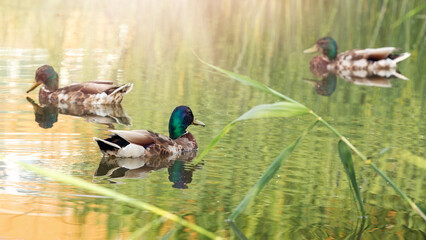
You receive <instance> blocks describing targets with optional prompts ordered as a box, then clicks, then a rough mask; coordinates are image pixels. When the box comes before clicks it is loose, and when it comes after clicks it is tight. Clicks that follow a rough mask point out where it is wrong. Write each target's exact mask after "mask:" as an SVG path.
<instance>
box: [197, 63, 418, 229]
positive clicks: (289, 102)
mask: <svg viewBox="0 0 426 240" xmlns="http://www.w3.org/2000/svg"><path fill="white" fill-rule="evenodd" d="M199 60H200V61H201V62H202V63H204V64H205V65H207V66H208V67H210V68H212V69H214V70H216V71H218V72H219V73H221V74H223V75H224V76H226V77H228V78H231V79H234V80H237V81H239V82H241V83H243V84H245V85H249V86H251V87H255V88H257V89H260V90H262V91H264V92H267V93H269V94H271V95H274V96H276V97H278V98H280V99H282V100H284V101H283V102H278V103H273V104H262V105H258V106H255V107H253V108H252V109H251V110H249V111H248V112H246V113H244V114H243V115H241V116H240V117H239V118H237V119H235V120H234V121H232V122H231V123H229V124H228V125H227V126H225V127H224V128H223V129H222V131H221V132H220V133H219V134H218V135H217V136H216V137H215V138H214V139H213V140H212V141H211V142H210V143H209V145H208V146H207V147H206V148H205V149H204V150H203V151H202V152H201V154H200V155H199V156H198V157H197V159H196V160H195V161H194V162H193V164H197V163H198V162H199V161H201V159H202V158H203V157H205V156H206V155H207V154H208V152H209V151H210V150H211V149H212V148H213V147H214V146H215V145H216V144H217V143H218V142H219V141H220V139H221V138H222V137H223V136H224V135H225V134H226V133H227V132H229V131H230V130H231V129H232V128H233V127H234V126H235V125H236V123H237V122H239V121H243V120H250V119H255V118H276V117H293V116H299V115H306V114H310V115H312V116H313V117H314V119H315V122H314V123H313V124H311V125H310V126H309V127H308V128H307V129H306V131H305V132H303V134H302V135H301V136H300V137H299V138H297V139H296V140H295V141H294V142H293V143H292V144H290V145H289V146H288V147H286V148H285V149H284V150H283V151H282V152H281V153H280V154H279V155H278V157H277V158H276V159H275V160H274V161H273V162H272V164H271V165H270V167H269V168H268V169H267V171H266V172H265V173H264V174H263V176H262V177H261V178H260V179H259V181H258V182H257V183H256V184H255V185H254V186H253V187H252V189H251V190H250V191H249V193H248V194H247V195H246V197H245V198H244V199H243V200H242V201H241V203H240V204H239V205H238V206H237V207H236V208H235V210H234V211H233V212H232V213H231V215H230V216H229V218H228V221H230V222H234V221H235V218H236V217H238V215H239V214H241V213H242V212H243V211H244V210H245V209H246V207H247V206H248V205H249V204H250V202H251V201H252V200H253V199H254V198H255V197H256V196H257V195H258V194H259V193H260V191H261V190H262V188H263V187H264V186H265V185H266V184H267V183H268V182H269V181H270V180H271V178H272V177H273V176H274V175H275V173H276V172H277V171H278V169H279V168H280V167H281V166H282V164H284V162H285V160H286V159H287V158H288V157H289V156H290V154H291V153H292V152H293V151H294V150H295V148H296V147H297V145H298V144H299V142H300V141H301V140H302V138H303V137H304V136H305V135H306V134H307V133H308V131H309V130H311V129H312V128H313V127H315V125H316V124H317V123H318V122H320V123H322V125H324V126H325V127H326V128H328V129H329V130H330V131H331V132H332V133H334V135H335V136H336V137H337V138H338V150H339V156H340V159H341V161H342V164H343V167H344V169H345V172H346V175H347V177H348V179H349V183H350V187H351V188H352V190H353V191H354V193H355V196H356V199H357V202H358V205H359V209H360V212H361V215H362V217H363V218H365V217H366V212H365V209H364V204H363V201H362V198H361V193H360V191H359V188H358V184H357V181H356V174H355V168H354V165H353V160H352V153H351V150H352V151H353V152H354V153H355V154H356V155H358V157H359V158H360V159H361V160H362V161H363V162H364V163H365V164H367V165H368V166H370V167H371V168H372V169H373V170H374V171H375V172H376V173H378V174H379V175H380V176H381V177H382V178H383V179H384V180H385V181H386V183H388V184H389V185H391V186H392V188H393V189H394V190H395V191H396V192H397V193H398V194H399V195H400V196H401V197H402V198H403V199H404V200H405V201H406V202H407V203H408V204H409V205H410V206H411V208H412V209H413V210H414V211H415V212H416V213H418V214H419V215H420V216H421V217H422V218H423V219H424V220H425V221H426V214H425V212H424V211H423V210H422V209H421V208H420V207H419V206H418V205H417V204H416V203H415V202H413V201H412V200H411V199H410V198H409V197H408V196H407V195H406V194H405V193H404V192H403V191H402V190H401V189H399V188H398V187H397V186H396V185H395V183H393V182H392V181H391V180H390V179H389V178H388V177H387V176H386V175H385V174H384V173H383V172H382V171H381V170H380V169H379V168H378V167H377V166H376V165H375V164H374V163H373V162H372V159H371V158H367V157H366V156H365V155H364V154H363V153H362V152H361V151H359V150H358V149H357V148H356V147H355V146H354V145H353V144H352V143H351V142H350V141H349V140H348V139H347V138H346V137H345V136H343V135H342V134H341V133H340V132H339V131H338V130H336V129H335V128H334V127H332V126H331V125H330V124H329V123H328V122H327V121H325V120H324V119H323V118H322V117H320V116H319V115H317V114H316V113H315V112H314V111H312V110H310V109H309V108H307V107H306V106H304V105H303V104H301V103H299V102H297V101H295V100H293V99H291V98H289V97H287V96H285V95H284V94H281V93H279V92H277V91H275V90H274V89H272V88H269V87H268V86H266V85H264V84H262V83H260V82H258V81H255V80H253V79H251V78H249V77H247V76H244V75H241V74H237V73H234V72H230V71H227V70H224V69H222V68H219V67H217V66H214V65H212V64H209V63H207V62H205V61H203V60H202V59H199Z"/></svg>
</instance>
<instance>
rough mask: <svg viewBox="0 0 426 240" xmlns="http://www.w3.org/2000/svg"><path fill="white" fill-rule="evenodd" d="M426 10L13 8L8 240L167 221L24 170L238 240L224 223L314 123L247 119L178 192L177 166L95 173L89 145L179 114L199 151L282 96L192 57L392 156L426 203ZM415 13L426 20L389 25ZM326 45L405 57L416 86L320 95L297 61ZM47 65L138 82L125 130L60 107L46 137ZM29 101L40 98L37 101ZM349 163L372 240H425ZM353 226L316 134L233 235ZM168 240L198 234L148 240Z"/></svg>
mask: <svg viewBox="0 0 426 240" xmlns="http://www.w3.org/2000/svg"><path fill="white" fill-rule="evenodd" d="M423 5H424V3H423V2H422V1H420V0H419V1H415V0H414V1H413V0H410V1H408V0H407V1H366V0H362V1H337V0H323V1H307V0H304V1H298V0H288V1H197V2H193V1H174V2H173V3H171V2H169V1H125V4H124V3H122V2H118V1H109V2H106V1H66V2H64V1H56V0H48V1H11V0H10V1H9V0H6V1H3V2H2V3H1V4H0V13H1V14H0V16H2V17H0V26H2V27H1V28H0V36H1V39H2V40H0V76H1V80H0V114H1V118H0V121H1V125H0V152H1V153H0V206H2V207H0V238H20V239H46V238H49V237H46V236H52V237H51V238H55V239H56V238H62V237H63V238H70V239H77V238H79V239H105V238H108V239H117V238H125V237H129V236H131V235H132V233H134V232H135V231H137V230H139V229H140V228H141V227H143V226H144V225H145V224H148V223H149V222H151V221H154V220H156V219H158V217H157V216H156V215H154V214H151V213H149V212H144V211H139V210H135V209H134V208H131V207H128V206H122V205H121V204H120V203H118V202H114V201H112V200H110V199H107V198H104V197H100V196H96V195H93V194H92V193H89V192H85V191H82V190H80V189H77V188H75V187H72V186H68V185H63V184H60V183H57V182H54V181H49V180H48V179H44V178H42V177H39V176H37V175H34V174H32V173H28V172H25V171H23V170H22V169H19V168H18V167H17V165H16V161H24V162H27V163H32V164H36V165H38V166H42V167H46V168H49V169H54V170H57V171H59V172H63V173H66V174H70V175H73V176H78V177H82V178H84V179H86V180H87V181H93V182H96V183H98V184H101V185H103V186H106V187H108V188H111V189H114V190H116V191H118V192H120V193H124V194H127V195H129V196H132V197H134V198H137V199H140V200H142V201H146V202H149V203H152V204H154V205H156V206H159V207H161V208H164V209H166V210H168V211H171V212H173V213H176V214H178V215H180V216H182V217H184V218H185V219H187V220H189V221H191V222H194V223H196V224H198V225H200V226H203V227H205V228H206V229H208V230H210V231H212V232H215V233H216V234H217V235H219V236H223V237H228V238H231V239H234V238H236V235H235V233H234V232H233V230H232V229H231V227H230V226H229V225H228V224H227V223H226V222H225V219H226V218H227V217H228V216H229V214H230V213H231V212H232V210H233V209H234V208H235V207H236V206H237V205H238V203H239V202H240V201H241V200H242V199H243V198H244V196H245V195H246V194H247V192H248V191H249V189H250V188H251V187H252V186H253V185H254V184H255V183H256V181H257V180H258V179H259V178H260V176H261V175H262V174H263V172H264V171H265V170H266V169H267V167H268V166H269V164H270V163H271V162H272V160H273V159H274V158H275V157H276V156H277V155H278V154H279V153H280V152H281V150H282V149H283V148H284V147H286V146H288V145H289V144H290V143H291V142H293V141H294V140H295V139H296V138H297V137H298V136H299V135H300V134H301V133H302V131H303V130H304V129H305V128H306V127H307V126H308V124H310V123H311V122H312V119H311V118H309V117H299V118H292V119H270V120H252V121H247V122H242V123H239V124H238V125H237V126H236V127H235V128H233V129H232V130H231V131H230V132H229V134H228V135H227V136H226V137H225V138H223V139H222V140H221V141H220V142H219V143H218V145H217V146H216V147H215V148H214V149H213V151H211V153H210V154H209V155H208V156H207V157H205V159H204V161H203V162H202V163H201V165H199V166H197V167H196V169H195V171H192V172H191V177H190V178H191V180H190V182H189V180H188V179H187V180H188V183H185V185H186V186H187V188H185V189H182V188H176V187H173V185H174V184H175V182H173V180H170V179H178V177H177V175H173V171H176V172H175V173H179V171H182V174H184V173H185V172H183V171H185V170H182V169H184V168H182V167H183V166H180V165H176V164H180V163H182V162H179V161H176V162H174V163H173V164H172V163H170V164H171V165H164V166H162V167H158V168H155V167H154V168H155V169H150V170H149V173H148V174H147V175H146V177H144V178H120V179H114V178H101V177H94V173H95V172H96V170H97V169H99V164H100V163H102V161H103V160H102V156H101V154H100V153H99V151H98V149H97V146H96V144H95V143H94V142H93V140H92V137H94V136H97V137H106V136H107V135H108V134H109V133H108V132H107V131H106V129H109V128H115V129H126V130H130V129H148V130H152V131H155V132H159V133H162V134H167V132H168V131H167V126H168V119H169V117H170V113H171V112H172V110H173V109H174V107H176V106H178V105H182V104H184V105H188V106H190V107H191V109H192V110H193V112H194V113H195V114H196V116H197V117H198V118H199V119H200V120H202V121H203V122H204V123H206V125H207V126H206V127H205V128H192V127H190V128H189V129H188V130H189V131H190V132H191V133H193V134H194V136H195V137H196V138H197V142H198V145H199V148H200V149H203V148H204V147H205V146H206V145H207V144H208V143H209V142H210V141H211V139H212V138H213V137H214V136H216V134H217V133H218V132H219V131H220V130H221V129H222V128H223V127H224V126H225V125H226V124H228V123H229V122H230V121H231V120H233V119H235V118H237V117H238V116H240V115H241V114H243V113H244V112H246V111H248V110H249V109H250V108H252V107H253V106H256V105H258V104H263V103H273V102H276V101H277V100H278V99H275V98H273V97H271V96H269V95H267V94H265V93H262V92H260V91H258V90H256V89H253V88H250V87H248V86H244V85H241V84H239V83H237V82H235V81H231V80H229V79H227V78H225V77H222V76H221V75H218V74H216V73H215V72H212V71H211V69H208V68H206V67H205V66H204V65H203V64H202V63H200V62H199V60H198V59H197V57H196V56H195V55H194V52H195V53H196V54H197V55H199V56H200V57H201V58H202V59H204V60H206V61H207V62H209V63H212V64H215V65H218V66H220V67H222V68H224V69H228V70H231V71H235V72H239V73H241V74H245V75H248V76H250V77H251V78H253V79H256V80H259V81H261V82H262V83H264V84H266V85H268V86H270V87H272V88H273V89H276V90H277V91H279V92H282V93H284V94H286V95H287V96H289V97H291V98H293V99H296V100H297V101H299V102H301V103H303V104H305V105H306V106H308V107H309V108H311V109H313V110H314V111H315V112H317V113H318V114H319V115H320V116H322V117H324V118H325V119H326V120H327V121H328V122H329V123H330V124H332V125H333V126H334V127H335V128H337V129H339V131H340V132H342V133H343V134H344V135H345V136H347V137H348V138H349V139H350V141H351V142H353V143H354V144H355V145H356V146H357V148H358V149H360V150H361V151H362V152H364V153H366V154H367V155H374V154H376V153H378V152H380V151H381V150H382V149H384V148H389V149H390V150H389V151H387V152H386V153H385V154H383V155H382V156H381V157H379V158H378V159H376V160H375V163H376V164H377V166H378V167H379V168H380V169H382V170H383V171H384V172H385V173H386V175H387V176H389V177H390V178H391V179H392V180H393V181H394V182H395V183H396V184H397V185H398V186H399V187H400V188H401V189H402V190H403V191H404V192H405V193H406V194H407V195H408V196H409V197H410V198H412V199H413V200H414V201H415V202H417V203H419V204H420V205H423V206H425V205H426V202H425V199H426V195H425V191H424V189H425V185H426V178H425V176H426V174H425V172H426V160H425V152H426V140H425V135H426V125H425V124H424V122H425V116H426V112H425V103H426V100H425V99H426V68H425V63H424V56H425V55H426V52H425V51H426V48H425V44H424V38H425V36H426V35H425V32H426V21H425V15H426V10H425V9H424V8H420V7H422V6H423ZM413 9H420V11H418V12H417V14H416V15H415V16H413V17H411V18H409V19H407V20H406V21H403V22H402V23H401V24H399V25H395V26H393V24H394V23H395V22H396V23H398V22H397V20H398V19H403V17H404V16H405V15H406V14H407V13H408V12H410V11H411V10H413ZM325 35H332V36H333V38H334V39H336V41H338V44H339V49H340V50H339V51H344V50H347V49H352V48H367V47H383V46H395V47H399V48H401V49H402V50H404V51H408V52H410V53H411V54H412V56H411V57H410V58H409V59H407V60H405V61H404V62H402V63H401V64H400V67H399V69H400V71H401V72H402V73H403V74H404V75H405V76H406V77H407V78H409V79H410V80H409V81H404V80H398V79H391V80H390V83H391V86H392V87H387V88H383V87H374V86H362V85H355V84H352V83H350V82H347V81H345V80H343V79H341V78H339V77H337V78H336V79H335V81H336V83H335V85H334V88H335V89H334V90H333V93H332V94H329V96H327V97H325V96H322V95H318V94H317V93H316V92H315V90H314V89H313V88H312V86H311V85H310V84H307V83H306V81H304V79H313V78H314V76H313V75H312V73H311V72H310V71H309V60H310V58H311V57H312V56H309V55H303V54H302V51H303V49H305V48H307V47H309V46H311V45H312V43H313V42H315V41H316V39H318V38H320V37H322V36H325ZM43 64H50V65H52V66H53V67H54V68H55V69H56V70H57V72H58V74H59V75H60V80H59V84H60V86H64V85H67V84H70V83H72V82H83V81H89V80H113V81H115V82H116V83H118V84H122V83H127V82H133V83H134V88H133V90H132V92H131V93H129V94H128V95H127V96H126V97H125V99H124V101H123V102H122V110H123V113H124V115H126V116H127V117H128V118H129V119H130V120H131V121H130V122H129V124H123V123H114V122H109V123H101V124H99V123H97V122H93V121H86V119H85V118H82V117H79V116H78V115H77V116H76V115H74V114H67V113H63V112H61V111H60V110H57V111H58V112H57V113H59V114H58V115H57V119H54V117H52V118H51V120H52V119H54V120H56V122H54V123H51V122H49V123H48V124H47V125H44V126H49V128H41V127H40V125H39V124H40V123H39V122H37V121H35V120H36V119H37V116H36V115H37V110H36V113H35V112H34V109H38V108H37V107H35V106H34V104H37V101H33V103H31V102H28V101H27V99H26V97H27V95H26V94H25V91H26V90H27V89H28V87H29V86H31V84H32V83H33V81H34V79H33V78H34V71H35V69H37V67H39V66H41V65H43ZM330 81H331V82H333V79H331V80H330ZM28 96H29V97H31V98H32V99H37V96H36V94H35V93H33V94H30V95H28ZM38 107H41V106H38ZM38 111H39V112H40V111H41V110H38ZM55 111H56V110H55ZM55 111H54V112H53V114H54V115H55V114H56V112H55ZM39 112H38V113H39ZM35 114H36V115H35ZM52 121H53V120H52ZM130 123H131V124H130ZM354 161H355V168H356V171H357V174H358V175H357V177H358V183H359V185H360V188H361V194H362V197H363V200H364V203H365V207H366V211H367V215H368V219H367V222H366V224H365V226H364V227H365V231H364V232H363V235H362V238H363V239H400V238H405V239H422V237H424V234H425V232H426V225H425V223H424V221H423V220H422V219H421V218H420V217H419V216H418V215H416V214H415V213H414V212H413V211H412V210H411V208H410V207H409V206H407V205H406V203H405V202H404V201H402V199H401V198H400V197H399V196H398V195H397V194H396V193H395V192H394V191H393V190H392V189H391V187H390V186H388V185H387V184H386V182H384V181H383V179H382V178H380V177H379V176H377V175H376V174H375V173H374V172H372V171H371V170H370V168H368V167H366V166H364V165H363V164H362V163H361V162H360V161H359V159H354ZM175 165H176V166H175ZM173 167H176V169H177V170H173ZM170 168H172V170H170ZM151 170H152V171H151ZM190 170H191V169H189V170H188V169H187V171H190ZM188 178H189V177H188ZM111 181H114V182H115V183H121V184H111V183H110V182H111ZM182 181H186V180H182ZM359 215H360V213H359V212H358V210H357V205H356V202H354V200H353V198H352V194H351V192H350V190H349V187H348V183H347V179H346V177H345V174H344V169H343V168H342V166H341V163H340V160H339V156H338V152H337V139H335V138H334V136H333V135H332V134H331V133H330V132H329V131H328V130H327V129H325V128H324V127H317V128H315V129H314V130H312V132H311V133H310V134H309V135H308V136H307V137H306V138H305V139H304V140H303V142H302V143H301V144H300V146H299V147H298V148H297V149H296V151H295V152H294V153H293V154H292V156H291V157H290V159H289V160H288V161H287V162H286V164H285V165H284V166H283V167H282V168H281V169H280V170H279V172H278V174H277V176H275V177H274V179H273V180H272V181H271V182H270V183H269V184H268V185H267V186H266V187H265V189H264V190H263V191H262V192H261V194H260V195H259V196H258V197H257V198H256V199H255V201H254V204H253V205H252V206H251V207H249V208H248V209H247V210H246V211H245V212H244V213H243V214H242V215H241V216H240V217H239V218H238V219H237V221H236V226H237V227H238V228H239V229H240V230H241V232H242V233H244V234H245V236H247V238H249V239H327V238H329V239H331V238H334V239H342V238H345V237H350V236H353V234H354V233H356V232H358V231H359V229H358V228H357V226H359V224H360V223H359V222H360V219H359ZM22 229H28V230H27V231H23V230H22ZM167 233H171V235H172V238H173V239H199V238H202V236H199V235H197V234H195V233H193V232H192V231H189V230H188V229H184V228H181V227H179V226H175V225H174V224H173V223H171V222H168V221H165V222H162V223H159V224H156V225H153V226H152V228H151V230H150V231H149V232H148V233H146V234H145V235H144V236H143V239H153V238H155V237H157V236H164V235H166V234H167ZM49 234H51V235H49Z"/></svg>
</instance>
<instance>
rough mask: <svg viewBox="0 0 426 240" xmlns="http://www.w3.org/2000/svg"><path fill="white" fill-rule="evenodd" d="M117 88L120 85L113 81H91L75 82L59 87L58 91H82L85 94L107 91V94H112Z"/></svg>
mask: <svg viewBox="0 0 426 240" xmlns="http://www.w3.org/2000/svg"><path fill="white" fill-rule="evenodd" d="M117 88H118V86H114V85H113V82H110V81H91V82H84V83H73V84H71V85H68V86H65V87H63V88H60V89H58V91H61V92H62V93H70V92H81V93H84V94H98V93H102V92H106V93H107V94H110V93H112V92H114V90H116V89H117Z"/></svg>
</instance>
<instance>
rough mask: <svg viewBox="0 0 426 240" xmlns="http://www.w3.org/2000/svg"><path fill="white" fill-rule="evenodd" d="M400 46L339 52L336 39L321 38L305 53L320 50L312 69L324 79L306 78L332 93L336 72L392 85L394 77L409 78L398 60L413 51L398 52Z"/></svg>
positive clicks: (366, 82) (364, 81) (322, 92)
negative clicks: (398, 65) (401, 68)
mask: <svg viewBox="0 0 426 240" xmlns="http://www.w3.org/2000/svg"><path fill="white" fill-rule="evenodd" d="M397 50H398V49H397V48H394V47H384V48H376V49H371V48H369V49H354V50H349V51H346V52H343V53H341V54H337V44H336V42H335V41H334V39H332V38H330V37H324V38H321V39H319V40H318V41H317V42H316V43H315V45H314V46H313V47H312V48H310V49H306V50H305V51H304V53H313V52H320V55H317V56H315V57H313V58H312V59H311V61H310V70H311V72H312V74H313V75H315V76H316V77H319V78H322V80H321V81H315V80H306V79H305V81H306V82H308V83H311V84H312V85H313V87H314V88H315V90H316V92H317V93H318V94H320V95H323V96H330V95H331V94H332V93H333V92H334V90H335V89H336V81H335V77H336V76H338V77H340V78H342V79H344V80H346V81H348V82H351V83H353V84H356V85H363V86H374V87H386V88H388V87H392V84H391V82H390V79H393V78H394V79H402V80H408V78H406V77H405V76H404V75H402V74H401V73H400V72H399V71H398V68H397V64H398V63H399V62H401V61H403V60H405V59H407V58H408V57H409V56H410V54H409V53H399V54H398V53H395V52H397ZM333 75H334V76H333Z"/></svg>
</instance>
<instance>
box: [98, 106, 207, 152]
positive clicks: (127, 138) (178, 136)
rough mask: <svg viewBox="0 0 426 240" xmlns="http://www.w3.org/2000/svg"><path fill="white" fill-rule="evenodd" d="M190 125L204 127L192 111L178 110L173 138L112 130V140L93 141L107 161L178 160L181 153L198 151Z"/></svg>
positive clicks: (171, 130)
mask: <svg viewBox="0 0 426 240" xmlns="http://www.w3.org/2000/svg"><path fill="white" fill-rule="evenodd" d="M191 124H193V125H201V126H205V125H204V123H202V122H201V121H199V120H197V119H195V118H194V115H193V114H192V111H191V109H190V108H189V107H187V106H178V107H176V108H175V109H174V110H173V113H172V115H171V116H170V121H169V135H170V137H167V136H164V135H161V134H158V133H154V132H151V131H148V130H133V131H123V130H110V132H112V133H113V134H112V135H111V136H110V137H109V138H107V139H100V138H96V137H95V138H94V140H95V141H96V142H97V144H98V146H99V148H100V150H101V152H102V154H103V155H104V157H111V156H112V157H130V158H132V157H151V156H152V155H160V156H177V155H179V154H181V153H182V152H186V151H195V150H197V142H196V141H195V137H194V136H193V135H192V134H191V133H190V132H187V131H186V128H187V127H188V126H189V125H191Z"/></svg>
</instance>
